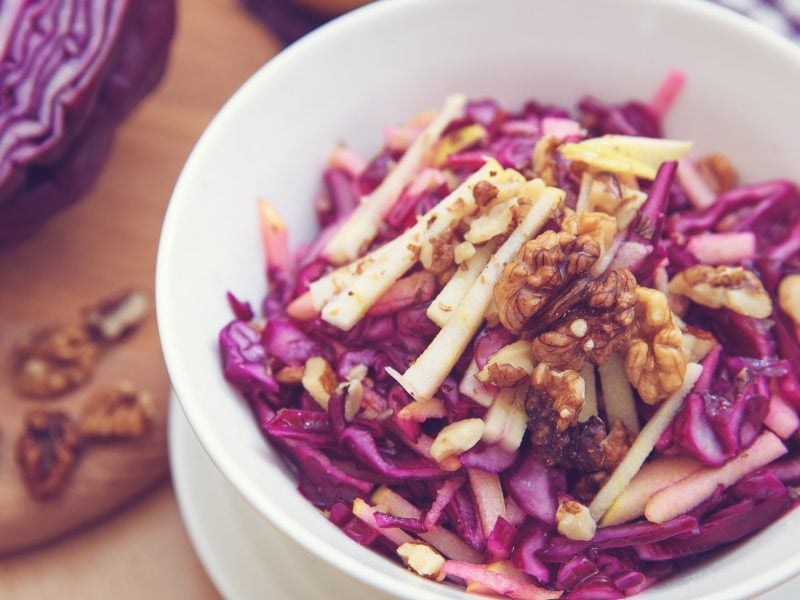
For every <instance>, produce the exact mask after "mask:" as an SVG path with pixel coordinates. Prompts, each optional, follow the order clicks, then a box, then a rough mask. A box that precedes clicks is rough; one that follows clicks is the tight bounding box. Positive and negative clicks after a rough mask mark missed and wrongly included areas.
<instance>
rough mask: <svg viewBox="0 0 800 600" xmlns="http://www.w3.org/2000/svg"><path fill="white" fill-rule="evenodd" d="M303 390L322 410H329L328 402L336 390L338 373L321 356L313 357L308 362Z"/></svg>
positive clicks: (303, 378) (304, 372)
mask: <svg viewBox="0 0 800 600" xmlns="http://www.w3.org/2000/svg"><path fill="white" fill-rule="evenodd" d="M301 382H302V384H303V388H304V389H305V390H306V391H307V392H308V393H309V395H310V396H311V397H312V398H313V399H314V400H315V401H316V402H317V404H319V405H320V406H321V407H322V408H324V409H326V410H327V408H328V400H330V397H331V394H332V393H333V392H334V390H335V389H336V386H337V385H338V381H337V380H336V373H334V372H333V369H332V368H331V366H330V365H329V364H328V361H327V360H325V359H324V358H322V357H321V356H312V357H311V358H309V359H308V360H307V361H306V364H305V368H304V369H303V377H302V379H301Z"/></svg>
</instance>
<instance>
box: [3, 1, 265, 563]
mask: <svg viewBox="0 0 800 600" xmlns="http://www.w3.org/2000/svg"><path fill="white" fill-rule="evenodd" d="M178 4H179V24H178V34H177V37H176V39H175V43H174V46H173V53H172V60H171V64H170V67H169V70H168V72H167V75H166V77H165V79H164V80H163V81H162V84H161V86H160V88H159V89H158V90H157V91H156V92H155V93H154V94H153V95H152V96H150V97H149V98H148V99H146V100H145V102H144V104H142V105H141V106H140V107H139V108H138V109H137V111H136V112H135V113H134V115H133V116H132V117H131V118H130V119H129V120H128V121H127V122H126V124H125V125H124V126H123V127H122V128H121V129H120V131H119V132H118V136H117V140H116V143H115V145H114V147H113V150H112V152H111V156H110V157H109V161H108V162H107V164H106V165H105V167H104V169H103V172H102V174H101V176H100V178H99V180H98V182H97V184H96V185H95V187H94V189H93V190H92V192H91V193H90V194H89V195H88V196H87V197H85V198H84V199H83V200H81V201H80V202H79V203H78V204H76V205H74V206H73V207H72V208H70V209H68V210H66V211H64V212H63V213H61V214H59V215H58V216H57V217H55V218H54V219H52V220H51V221H50V222H49V223H48V224H47V225H46V226H45V227H44V228H43V229H41V230H40V232H39V233H38V234H37V235H36V236H35V237H34V238H32V239H30V240H28V241H26V242H24V243H22V244H20V245H19V246H17V247H15V248H12V249H10V250H8V251H5V252H2V253H0V555H2V554H7V553H9V552H11V551H14V550H18V549H20V548H23V547H29V546H32V545H35V544H39V543H42V542H45V541H48V540H50V539H53V538H54V537H56V536H59V535H61V534H63V533H65V532H67V531H70V530H73V529H75V528H76V527H79V526H80V525H82V524H85V523H87V522H90V521H92V520H95V519H97V518H98V517H100V516H101V515H103V514H106V513H108V512H110V511H112V510H114V509H116V508H118V507H119V506H120V505H122V504H124V503H126V502H128V501H130V500H131V499H132V498H134V497H136V496H137V495H140V494H142V493H143V492H144V491H145V490H147V489H149V488H151V487H152V486H153V485H154V484H155V483H157V482H158V481H161V480H163V479H164V478H165V477H166V475H167V469H168V465H167V457H166V423H165V420H166V405H167V399H168V392H169V383H168V379H167V375H166V371H165V369H164V366H163V362H162V356H161V351H160V348H159V343H158V335H157V330H156V321H155V315H154V310H152V308H153V307H152V295H153V277H154V267H155V256H156V250H157V242H158V235H159V232H160V225H161V220H162V217H163V214H164V210H165V208H166V205H167V201H168V200H169V196H170V193H171V190H172V187H173V185H174V183H175V180H176V178H177V176H178V173H179V172H180V168H181V166H182V165H183V163H184V161H185V159H186V157H187V156H188V154H189V151H190V150H191V147H192V145H193V144H194V142H195V141H196V139H197V138H198V136H199V135H200V133H201V132H202V130H203V128H204V127H205V125H206V124H207V123H208V121H209V120H210V118H211V117H212V116H213V115H214V113H215V112H216V111H217V110H218V109H219V107H220V106H221V105H222V103H223V102H224V101H225V100H226V99H227V98H228V97H229V96H230V94H231V93H232V92H233V91H234V90H235V89H236V88H237V87H239V86H240V85H241V84H242V83H243V82H244V81H245V80H246V78H247V77H248V76H249V75H250V74H252V73H253V72H254V71H255V70H256V69H257V68H258V67H259V66H260V65H261V64H263V63H264V62H266V61H267V60H268V59H269V58H270V57H271V56H272V55H274V54H275V53H276V52H277V51H278V49H279V45H278V42H277V40H275V39H274V38H272V37H270V36H269V35H268V34H266V33H265V31H264V30H263V28H262V27H261V26H260V25H259V24H258V23H256V22H255V21H254V20H252V19H250V18H249V16H248V15H247V14H246V13H245V12H244V10H243V9H241V8H240V6H239V5H238V3H236V2H233V1H231V0H180V1H179V3H178ZM130 287H135V288H138V289H140V290H142V291H143V292H145V293H146V294H147V296H148V297H149V298H150V300H151V312H150V315H149V317H148V318H147V319H146V321H145V322H144V323H143V324H142V326H141V327H140V329H139V330H137V331H136V332H135V333H134V334H133V335H132V336H131V337H130V338H129V339H127V340H126V341H125V342H123V343H121V344H119V345H116V346H114V347H112V348H111V349H110V350H108V351H107V352H106V353H104V355H103V356H102V358H101V359H100V360H99V361H98V366H97V369H96V371H95V373H94V376H93V377H92V379H91V381H90V382H89V383H87V384H86V385H84V386H82V387H81V388H79V389H78V390H76V391H75V392H73V393H70V394H69V395H67V396H64V397H63V398H59V399H55V400H31V399H24V398H22V397H20V396H19V395H17V394H16V393H15V392H14V391H13V389H12V386H11V384H10V375H11V373H10V368H11V367H10V356H9V352H10V348H11V347H12V345H13V344H14V343H15V341H16V340H17V339H18V338H19V337H20V336H21V335H22V334H23V333H24V332H25V331H27V330H29V329H30V328H32V327H36V326H41V325H46V324H48V323H66V322H74V321H76V319H77V318H78V314H79V310H80V308H81V307H82V306H84V305H86V304H91V303H93V302H96V301H97V300H99V299H101V298H103V297H104V296H106V295H108V294H110V293H113V292H115V291H117V290H121V289H125V288H130ZM121 379H124V380H129V381H131V382H132V383H133V384H134V385H135V386H136V387H138V388H143V389H149V390H151V391H152V392H153V393H154V394H155V398H156V401H157V414H156V419H155V424H154V427H153V428H152V429H151V431H150V432H149V433H148V434H146V436H145V437H143V438H141V439H140V440H137V441H119V442H110V443H103V444H94V445H92V446H91V447H88V448H87V449H86V450H85V451H84V453H83V455H82V456H81V458H80V461H79V463H78V465H77V467H76V469H75V471H74V475H73V477H72V479H71V481H70V483H69V484H68V485H67V487H66V490H65V492H64V493H63V495H62V496H60V497H59V498H57V499H55V500H48V501H37V500H34V499H32V498H31V496H30V495H29V494H28V491H27V489H26V488H25V487H24V485H23V482H22V479H21V476H20V472H19V469H18V467H17V465H16V462H15V459H14V447H15V444H16V441H17V438H18V436H19V433H20V430H21V428H22V418H23V413H24V412H25V411H26V410H28V409H31V408H47V409H51V408H52V409H60V410H65V411H68V412H71V413H72V414H75V415H76V414H77V411H78V409H79V407H80V405H81V404H82V403H83V401H84V399H85V398H86V396H87V395H88V394H89V393H91V391H92V390H94V389H95V388H97V387H98V386H102V385H108V384H113V383H115V382H117V381H119V380H121Z"/></svg>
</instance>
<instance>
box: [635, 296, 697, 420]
mask: <svg viewBox="0 0 800 600" xmlns="http://www.w3.org/2000/svg"><path fill="white" fill-rule="evenodd" d="M636 297H637V299H638V301H639V303H638V305H637V306H636V320H635V323H634V326H633V327H632V328H631V329H632V332H631V341H630V343H629V344H628V350H627V354H626V355H625V371H626V373H627V375H628V379H629V380H630V382H631V384H633V386H634V387H635V388H636V390H637V391H638V392H639V395H640V396H641V397H642V400H644V401H645V402H647V403H648V404H655V403H657V402H660V401H662V400H664V399H666V398H667V397H668V396H669V395H670V394H671V393H672V392H674V391H676V390H677V389H678V388H679V387H680V386H681V384H682V383H683V378H684V375H685V374H686V357H685V355H684V353H683V344H682V334H681V330H680V327H678V324H677V322H676V321H675V317H674V316H673V314H672V311H671V310H670V308H669V302H668V300H667V297H666V296H665V295H664V294H662V293H661V292H659V291H658V290H654V289H651V288H645V287H639V288H638V289H637V290H636Z"/></svg>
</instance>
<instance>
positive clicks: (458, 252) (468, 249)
mask: <svg viewBox="0 0 800 600" xmlns="http://www.w3.org/2000/svg"><path fill="white" fill-rule="evenodd" d="M475 252H477V250H476V248H475V246H474V245H473V244H472V242H461V243H460V244H457V245H456V247H455V248H454V249H453V254H454V258H455V261H456V264H457V265H460V264H461V263H463V262H465V261H467V260H469V259H470V258H472V257H473V256H475Z"/></svg>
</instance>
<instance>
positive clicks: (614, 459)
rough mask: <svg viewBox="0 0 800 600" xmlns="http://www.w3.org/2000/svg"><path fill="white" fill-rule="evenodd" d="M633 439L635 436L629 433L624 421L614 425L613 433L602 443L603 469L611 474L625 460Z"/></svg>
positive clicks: (609, 433)
mask: <svg viewBox="0 0 800 600" xmlns="http://www.w3.org/2000/svg"><path fill="white" fill-rule="evenodd" d="M633 437H634V436H633V434H632V433H631V432H630V431H628V428H627V427H625V425H624V424H623V423H622V421H617V422H616V423H614V425H613V426H612V427H611V431H609V432H608V435H607V436H606V437H605V439H604V440H603V441H602V442H600V447H601V448H602V450H603V464H602V467H603V469H605V470H606V471H607V472H609V473H610V472H611V471H613V470H614V469H616V468H617V466H618V465H619V463H621V462H622V459H623V458H625V455H626V454H627V453H628V450H630V447H631V444H632V443H633Z"/></svg>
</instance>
